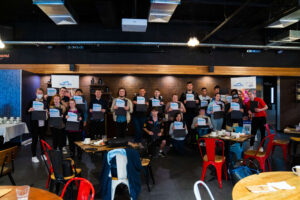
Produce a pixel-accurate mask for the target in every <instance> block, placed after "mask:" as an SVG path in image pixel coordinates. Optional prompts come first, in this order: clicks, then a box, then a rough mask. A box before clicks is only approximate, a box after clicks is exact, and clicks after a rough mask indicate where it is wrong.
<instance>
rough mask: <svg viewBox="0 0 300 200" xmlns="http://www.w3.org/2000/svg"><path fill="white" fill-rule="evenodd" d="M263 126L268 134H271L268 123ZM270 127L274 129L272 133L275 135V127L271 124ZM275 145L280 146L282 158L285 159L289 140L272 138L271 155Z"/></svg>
mask: <svg viewBox="0 0 300 200" xmlns="http://www.w3.org/2000/svg"><path fill="white" fill-rule="evenodd" d="M265 126H266V129H267V132H268V135H271V131H270V125H269V124H266V125H265ZM271 128H272V129H273V130H274V134H275V135H276V130H275V128H274V127H273V126H271ZM276 146H280V147H281V148H282V151H283V157H284V160H285V161H287V151H288V148H289V141H288V140H279V139H276V140H273V148H272V155H273V153H274V149H275V147H276Z"/></svg>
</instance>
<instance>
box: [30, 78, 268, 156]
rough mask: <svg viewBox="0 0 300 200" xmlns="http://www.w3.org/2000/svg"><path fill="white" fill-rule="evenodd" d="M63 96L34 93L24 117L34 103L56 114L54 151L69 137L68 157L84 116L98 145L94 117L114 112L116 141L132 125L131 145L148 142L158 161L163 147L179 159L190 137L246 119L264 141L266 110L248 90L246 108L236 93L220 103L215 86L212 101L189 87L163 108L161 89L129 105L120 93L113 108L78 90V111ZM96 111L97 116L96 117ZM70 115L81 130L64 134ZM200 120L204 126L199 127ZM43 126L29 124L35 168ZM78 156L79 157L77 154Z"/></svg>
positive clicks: (99, 124) (100, 131) (98, 121)
mask: <svg viewBox="0 0 300 200" xmlns="http://www.w3.org/2000/svg"><path fill="white" fill-rule="evenodd" d="M66 92H67V90H66V88H60V90H59V93H58V94H57V95H54V96H52V97H49V96H47V95H45V94H44V91H43V89H41V88H38V89H37V90H36V98H35V99H33V100H32V101H31V103H30V106H29V108H28V112H29V113H30V114H31V113H32V112H33V111H34V108H33V102H34V101H38V102H41V103H43V105H44V109H45V110H46V111H47V113H48V118H50V119H51V116H50V114H49V109H58V110H59V116H60V117H61V118H62V119H63V122H64V123H62V126H59V127H57V126H53V125H51V124H49V126H50V128H51V132H52V136H53V148H54V149H59V150H62V151H64V148H65V146H66V137H67V138H68V141H69V147H70V151H71V155H72V156H74V155H75V149H76V148H75V144H74V142H75V141H80V140H82V138H83V130H84V127H85V126H86V125H87V120H88V116H90V129H89V137H91V138H92V139H96V138H101V137H102V136H103V135H105V118H104V117H100V118H99V117H96V116H97V115H96V113H99V112H101V113H102V114H104V113H106V112H109V111H110V112H112V114H113V120H114V123H115V128H116V137H118V138H124V137H125V135H126V130H127V126H128V124H129V123H130V122H131V121H132V122H133V125H134V142H135V143H138V144H139V145H140V147H143V144H145V143H144V141H146V144H147V147H148V148H149V152H152V153H155V149H157V150H158V149H159V150H158V155H160V156H162V157H163V156H165V153H164V147H165V146H166V145H167V144H169V143H171V144H172V145H173V147H174V148H175V149H176V150H177V151H178V152H179V153H181V154H184V149H185V139H186V135H188V134H189V135H192V138H194V136H195V135H197V134H200V135H201V134H206V133H208V131H209V130H211V129H212V130H214V131H217V130H221V129H222V128H226V129H230V128H232V127H233V126H235V125H238V126H243V121H244V120H245V119H249V120H251V121H252V128H251V134H253V135H255V134H256V132H257V130H258V129H260V132H261V138H262V139H263V137H264V133H265V127H264V125H265V123H266V113H265V110H267V109H268V106H267V105H266V103H265V102H264V101H263V100H262V99H261V98H258V97H256V94H255V92H254V91H252V90H249V91H248V93H247V95H248V97H249V99H250V100H249V101H248V102H245V101H244V99H243V95H242V92H241V91H238V90H232V91H231V95H230V97H231V98H229V99H232V100H230V101H229V100H228V101H224V99H221V95H220V87H219V86H215V87H214V95H213V97H212V98H211V97H209V96H208V94H207V88H205V87H203V88H202V89H201V94H200V95H198V93H197V92H196V91H194V90H193V83H192V82H187V84H186V91H185V92H183V93H182V94H181V95H180V96H178V94H172V100H171V101H170V102H165V101H164V99H163V97H162V96H161V94H160V90H159V89H155V91H154V94H153V96H152V97H151V98H148V97H147V95H146V90H145V88H140V89H139V92H138V94H137V95H136V96H134V97H133V99H132V100H131V99H129V98H127V95H126V89H125V88H119V89H118V93H117V97H116V98H114V99H113V101H112V102H111V105H108V102H106V101H105V100H104V99H103V97H102V91H101V90H100V89H99V90H96V91H95V98H93V99H91V101H90V103H89V105H88V104H87V101H86V99H85V98H84V96H83V92H82V90H81V89H77V90H76V92H75V96H81V97H82V102H81V104H82V105H84V106H81V107H79V106H78V104H77V103H76V98H75V96H74V97H71V98H70V97H67V96H66V95H65V94H66ZM96 105H97V106H96ZM99 106H100V107H99ZM96 108H99V109H100V110H98V109H97V111H96V110H95V109H96ZM70 113H76V114H77V116H78V121H79V122H80V125H79V128H78V129H77V130H68V129H67V128H66V122H67V121H68V118H69V115H70ZM199 118H200V119H202V120H203V121H202V122H201V121H199ZM199 123H200V124H199ZM46 124H47V122H46V120H31V133H32V162H39V160H38V158H37V156H36V147H37V143H38V138H39V137H40V139H44V134H45V131H46V129H45V127H46ZM108 131H109V130H108ZM253 144H254V139H251V141H250V148H253ZM41 149H42V148H41ZM42 154H43V152H42ZM77 155H78V156H80V155H81V151H80V150H79V148H78V150H77Z"/></svg>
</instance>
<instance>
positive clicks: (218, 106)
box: [213, 104, 221, 112]
mask: <svg viewBox="0 0 300 200" xmlns="http://www.w3.org/2000/svg"><path fill="white" fill-rule="evenodd" d="M213 111H214V112H220V111H221V106H220V105H216V104H214V105H213Z"/></svg>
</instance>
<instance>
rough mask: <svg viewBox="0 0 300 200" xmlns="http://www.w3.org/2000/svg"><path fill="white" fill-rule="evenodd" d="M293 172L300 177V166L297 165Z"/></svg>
mask: <svg viewBox="0 0 300 200" xmlns="http://www.w3.org/2000/svg"><path fill="white" fill-rule="evenodd" d="M292 171H293V173H294V174H295V175H297V176H300V165H296V166H294V167H293V168H292Z"/></svg>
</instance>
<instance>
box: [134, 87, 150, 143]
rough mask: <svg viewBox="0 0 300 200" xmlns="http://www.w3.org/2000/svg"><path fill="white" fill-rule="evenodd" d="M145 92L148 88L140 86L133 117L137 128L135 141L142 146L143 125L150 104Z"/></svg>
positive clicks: (135, 98)
mask: <svg viewBox="0 0 300 200" xmlns="http://www.w3.org/2000/svg"><path fill="white" fill-rule="evenodd" d="M145 94H146V90H145V89H144V88H140V90H139V94H138V95H137V96H135V97H134V98H133V105H134V111H133V117H132V119H133V124H134V128H135V134H134V142H136V143H139V145H140V147H143V145H142V135H143V127H144V123H145V121H146V119H147V110H148V105H149V102H148V100H147V98H146V96H145Z"/></svg>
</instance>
